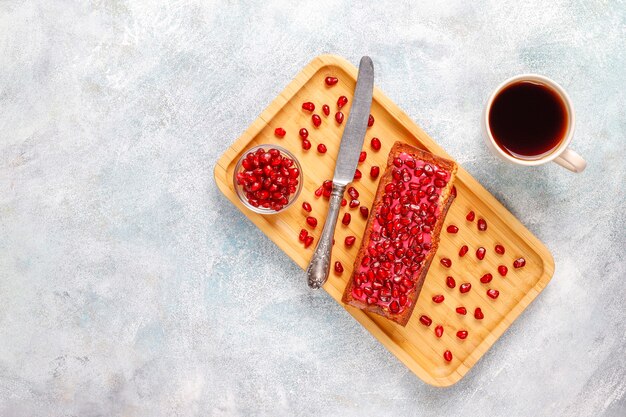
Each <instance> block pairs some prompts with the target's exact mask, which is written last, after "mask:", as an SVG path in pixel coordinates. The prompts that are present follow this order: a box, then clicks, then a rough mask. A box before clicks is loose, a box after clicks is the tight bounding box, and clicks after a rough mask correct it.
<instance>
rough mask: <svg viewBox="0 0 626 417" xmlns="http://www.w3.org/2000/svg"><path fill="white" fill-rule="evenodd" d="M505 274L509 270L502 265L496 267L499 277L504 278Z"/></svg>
mask: <svg viewBox="0 0 626 417" xmlns="http://www.w3.org/2000/svg"><path fill="white" fill-rule="evenodd" d="M507 272H509V268H507V267H506V266H504V265H500V266H498V273H499V274H500V275H501V276H503V277H505V276H506V274H507Z"/></svg>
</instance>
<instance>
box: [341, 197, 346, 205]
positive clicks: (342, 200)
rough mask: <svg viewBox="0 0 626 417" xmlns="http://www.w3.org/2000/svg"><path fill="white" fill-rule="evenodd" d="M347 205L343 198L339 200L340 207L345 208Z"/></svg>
mask: <svg viewBox="0 0 626 417" xmlns="http://www.w3.org/2000/svg"><path fill="white" fill-rule="evenodd" d="M347 204H348V200H346V199H345V198H342V199H341V207H345V206H346V205H347Z"/></svg>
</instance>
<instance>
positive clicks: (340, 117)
mask: <svg viewBox="0 0 626 417" xmlns="http://www.w3.org/2000/svg"><path fill="white" fill-rule="evenodd" d="M335 121H336V122H337V123H339V124H342V123H343V113H342V112H340V111H338V112H337V113H335Z"/></svg>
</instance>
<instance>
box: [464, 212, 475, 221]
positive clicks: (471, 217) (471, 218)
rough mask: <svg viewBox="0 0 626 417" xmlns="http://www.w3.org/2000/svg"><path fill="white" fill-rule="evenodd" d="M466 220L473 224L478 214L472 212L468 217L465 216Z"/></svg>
mask: <svg viewBox="0 0 626 417" xmlns="http://www.w3.org/2000/svg"><path fill="white" fill-rule="evenodd" d="M465 218H466V219H467V221H468V222H473V221H474V218H476V214H474V212H473V211H471V210H470V212H469V213H467V216H465Z"/></svg>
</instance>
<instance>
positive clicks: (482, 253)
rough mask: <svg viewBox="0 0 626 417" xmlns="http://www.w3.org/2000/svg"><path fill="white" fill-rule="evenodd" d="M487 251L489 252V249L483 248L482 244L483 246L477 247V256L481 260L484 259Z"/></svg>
mask: <svg viewBox="0 0 626 417" xmlns="http://www.w3.org/2000/svg"><path fill="white" fill-rule="evenodd" d="M486 253H487V250H486V249H485V248H483V247H482V246H481V247H480V248H478V249H476V257H477V258H478V259H479V260H481V261H482V260H483V259H485V254H486Z"/></svg>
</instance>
